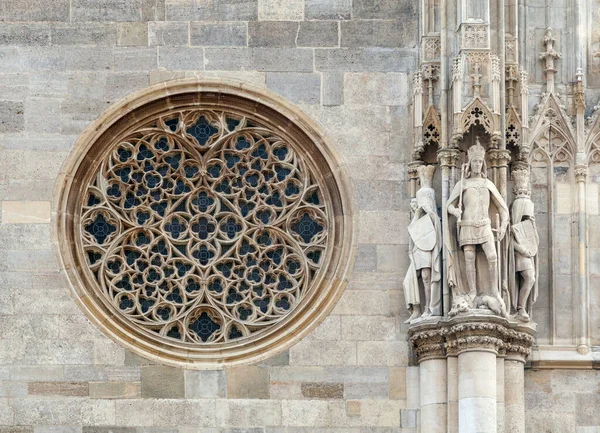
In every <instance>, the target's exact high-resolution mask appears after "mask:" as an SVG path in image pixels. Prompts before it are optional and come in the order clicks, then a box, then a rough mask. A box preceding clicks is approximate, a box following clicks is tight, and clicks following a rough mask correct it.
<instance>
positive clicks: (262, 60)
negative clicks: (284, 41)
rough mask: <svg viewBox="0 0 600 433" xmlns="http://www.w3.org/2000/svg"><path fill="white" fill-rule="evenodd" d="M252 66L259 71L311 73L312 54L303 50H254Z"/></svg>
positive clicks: (310, 51)
mask: <svg viewBox="0 0 600 433" xmlns="http://www.w3.org/2000/svg"><path fill="white" fill-rule="evenodd" d="M252 54H253V65H254V67H255V68H256V69H257V70H259V71H274V72H277V71H281V72H312V71H313V52H312V50H309V49H305V48H296V49H289V48H254V49H253V52H252Z"/></svg>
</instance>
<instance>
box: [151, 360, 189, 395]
mask: <svg viewBox="0 0 600 433" xmlns="http://www.w3.org/2000/svg"><path fill="white" fill-rule="evenodd" d="M141 371H142V397H143V398H184V397H185V382H184V378H183V373H184V371H183V370H182V369H180V368H174V367H167V366H164V365H143V366H142V368H141Z"/></svg>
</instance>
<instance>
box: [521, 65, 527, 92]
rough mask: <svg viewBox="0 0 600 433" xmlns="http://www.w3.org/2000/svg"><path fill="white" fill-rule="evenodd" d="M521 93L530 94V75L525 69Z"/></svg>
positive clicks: (522, 76)
mask: <svg viewBox="0 0 600 433" xmlns="http://www.w3.org/2000/svg"><path fill="white" fill-rule="evenodd" d="M521 93H522V94H528V93H529V74H528V73H527V71H526V70H525V69H521Z"/></svg>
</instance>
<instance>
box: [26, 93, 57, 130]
mask: <svg viewBox="0 0 600 433" xmlns="http://www.w3.org/2000/svg"><path fill="white" fill-rule="evenodd" d="M60 104H61V101H60V99H57V98H28V99H27V100H26V101H25V129H26V130H27V131H39V132H45V133H59V132H61V123H60Z"/></svg>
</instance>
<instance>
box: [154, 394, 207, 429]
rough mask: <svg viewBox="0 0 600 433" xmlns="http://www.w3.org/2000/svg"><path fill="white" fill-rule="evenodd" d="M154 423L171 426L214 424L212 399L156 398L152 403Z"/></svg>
mask: <svg viewBox="0 0 600 433" xmlns="http://www.w3.org/2000/svg"><path fill="white" fill-rule="evenodd" d="M154 425H155V426H157V427H173V426H174V425H193V426H198V427H212V426H215V401H214V400H191V401H186V400H156V401H155V403H154Z"/></svg>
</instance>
